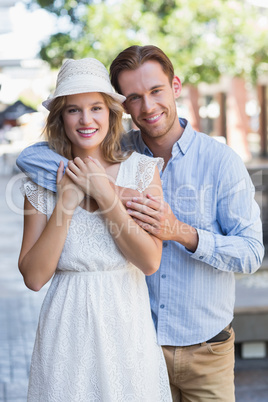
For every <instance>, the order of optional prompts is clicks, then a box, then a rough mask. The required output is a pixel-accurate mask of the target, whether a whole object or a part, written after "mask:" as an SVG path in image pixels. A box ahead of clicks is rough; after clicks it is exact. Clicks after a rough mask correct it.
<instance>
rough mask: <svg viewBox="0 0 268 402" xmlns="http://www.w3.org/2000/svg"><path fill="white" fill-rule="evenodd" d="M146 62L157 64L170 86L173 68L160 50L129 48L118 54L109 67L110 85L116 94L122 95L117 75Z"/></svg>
mask: <svg viewBox="0 0 268 402" xmlns="http://www.w3.org/2000/svg"><path fill="white" fill-rule="evenodd" d="M146 61H156V62H158V63H159V64H160V65H161V67H162V69H163V71H164V73H165V74H166V75H167V77H168V79H169V82H170V85H172V81H173V78H174V68H173V65H172V63H171V61H170V60H169V58H168V57H167V55H166V54H165V53H164V52H163V51H162V50H161V49H159V48H158V47H156V46H152V45H148V46H130V47H128V48H127V49H125V50H123V51H122V52H121V53H119V55H118V56H117V57H116V58H115V59H114V61H113V62H112V64H111V67H110V77H111V83H112V85H113V87H114V89H115V90H116V92H118V93H120V94H122V91H121V88H120V85H119V82H118V77H119V74H120V73H121V72H122V71H126V70H137V69H138V68H139V67H140V66H141V65H142V64H144V63H145V62H146Z"/></svg>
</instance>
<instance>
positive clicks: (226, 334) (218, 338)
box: [207, 323, 232, 343]
mask: <svg viewBox="0 0 268 402" xmlns="http://www.w3.org/2000/svg"><path fill="white" fill-rule="evenodd" d="M231 328H232V323H230V324H229V325H227V327H225V328H224V329H223V330H222V331H221V332H219V333H218V334H217V335H215V336H213V338H211V339H209V340H208V341H207V343H213V342H224V341H227V339H229V338H230V336H231V333H230V329H231Z"/></svg>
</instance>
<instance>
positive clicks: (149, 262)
mask: <svg viewBox="0 0 268 402" xmlns="http://www.w3.org/2000/svg"><path fill="white" fill-rule="evenodd" d="M66 174H68V175H69V176H70V178H71V179H72V180H73V181H74V182H75V183H76V184H78V185H79V186H80V187H81V188H82V189H83V190H84V191H85V192H86V193H87V194H88V195H90V196H92V197H93V198H94V199H95V200H96V201H97V203H98V206H99V208H100V210H101V212H102V215H103V217H104V219H105V221H106V225H107V226H108V228H109V230H110V233H111V234H112V236H113V238H114V240H115V242H116V244H117V246H118V247H119V249H120V250H121V252H122V253H123V254H124V256H125V257H126V258H127V259H128V260H129V261H130V262H132V263H133V264H134V265H136V266H137V267H138V268H140V269H141V270H142V271H143V272H144V274H145V275H152V274H153V273H154V272H156V271H157V270H158V268H159V265H160V262H161V254H162V241H161V240H159V239H158V238H157V237H155V236H154V235H151V234H149V233H147V232H146V231H145V230H143V229H142V228H141V227H139V225H137V224H136V222H135V221H134V220H133V219H132V218H131V217H130V216H129V214H128V213H127V211H126V209H125V208H124V206H123V204H122V202H121V201H120V199H119V198H118V196H117V195H116V193H115V191H114V189H113V188H112V187H111V185H110V183H109V181H108V178H107V175H106V173H105V170H104V169H103V167H102V166H101V164H100V163H99V162H98V161H97V160H93V159H92V158H88V159H87V161H86V162H85V161H82V160H81V159H80V158H75V160H74V163H73V162H72V163H69V165H68V167H67V168H66ZM147 192H150V194H152V195H154V196H158V197H161V198H162V186H161V181H160V176H159V172H158V169H157V168H156V169H155V173H154V177H153V180H152V182H151V184H150V186H149V187H148V188H147V189H146V190H145V193H147Z"/></svg>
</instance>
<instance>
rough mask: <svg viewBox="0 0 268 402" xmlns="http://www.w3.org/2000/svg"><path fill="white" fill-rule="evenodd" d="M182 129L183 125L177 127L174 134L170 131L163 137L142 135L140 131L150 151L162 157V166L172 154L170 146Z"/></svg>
mask: <svg viewBox="0 0 268 402" xmlns="http://www.w3.org/2000/svg"><path fill="white" fill-rule="evenodd" d="M183 131H184V128H183V127H181V126H180V127H179V132H178V131H177V133H176V135H174V134H172V133H170V134H168V135H165V136H163V137H158V138H151V137H148V136H143V134H142V133H141V136H142V139H143V141H144V143H145V144H146V145H147V146H148V148H149V149H150V150H151V151H152V153H153V155H154V157H161V158H163V159H164V162H165V163H164V168H165V167H166V165H167V163H168V161H169V159H170V158H171V156H172V148H173V145H174V144H175V142H177V141H178V140H179V139H180V137H181V136H182V134H183Z"/></svg>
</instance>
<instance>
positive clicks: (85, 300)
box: [19, 58, 171, 402]
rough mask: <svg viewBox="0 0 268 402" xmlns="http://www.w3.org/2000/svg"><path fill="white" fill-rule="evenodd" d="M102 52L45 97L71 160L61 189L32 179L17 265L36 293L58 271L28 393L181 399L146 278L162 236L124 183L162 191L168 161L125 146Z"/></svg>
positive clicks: (56, 144) (51, 132)
mask: <svg viewBox="0 0 268 402" xmlns="http://www.w3.org/2000/svg"><path fill="white" fill-rule="evenodd" d="M124 100H125V98H124V97H123V96H121V95H118V94H115V93H114V92H113V89H112V87H111V84H110V81H109V76H108V72H107V70H106V69H105V67H104V66H103V65H102V64H101V63H100V62H99V61H98V60H95V59H89V58H88V59H82V60H78V61H74V60H67V61H66V62H65V63H64V64H63V66H62V67H61V69H60V72H59V75H58V79H57V85H56V90H55V93H54V95H53V96H52V97H51V98H49V99H48V100H47V101H45V102H44V103H43V105H44V106H45V107H46V108H47V109H48V110H49V111H50V113H49V115H48V119H47V125H46V129H45V132H46V135H47V140H48V143H49V145H50V147H51V148H53V149H54V150H55V151H56V152H57V153H59V154H61V155H62V156H63V157H66V158H68V159H69V162H68V166H67V168H66V170H65V173H64V165H63V162H61V163H60V166H59V169H58V172H57V185H58V193H57V197H56V195H55V194H54V193H52V192H51V191H47V190H45V189H44V188H42V187H40V186H37V185H36V184H35V183H33V182H32V181H31V180H30V179H27V180H26V182H25V183H24V192H25V195H26V197H25V219H24V233H23V241H22V247H21V253H20V257H19V269H20V271H21V273H22V275H23V278H24V281H25V284H26V285H27V286H28V287H29V288H30V289H32V290H35V291H38V290H39V289H41V288H42V286H44V285H45V283H47V282H48V281H49V280H50V279H51V278H52V277H53V279H52V282H51V285H50V287H49V290H48V292H47V295H46V297H45V300H44V303H43V306H42V309H41V312H40V319H39V325H38V330H37V335H36V341H35V346H34V351H33V356H32V364H31V373H30V381H29V392H28V401H29V402H38V401H40V402H52V401H53V402H54V401H55V402H61V401H62V402H80V401H81V402H88V401H94V402H95V401H100V402H119V401H122V402H126V401H135V402H141V401H144V402H149V401H152V402H156V401H171V395H170V390H169V384H168V376H167V371H166V366H165V361H164V358H163V355H162V351H161V348H160V347H159V346H158V345H157V344H156V336H155V330H154V326H153V322H152V319H151V313H150V304H149V297H148V290H147V286H146V282H145V275H151V274H153V273H154V272H155V271H156V270H157V269H158V267H159V264H160V260H161V251H162V244H161V242H160V241H159V240H158V239H157V238H155V237H154V236H152V235H150V234H148V233H146V232H145V231H144V230H142V229H141V228H140V227H139V226H138V225H137V224H136V223H135V222H134V221H133V219H132V218H131V217H130V216H129V214H128V213H127V212H126V210H125V209H124V207H123V206H122V203H121V201H120V199H119V198H118V196H117V195H116V193H115V190H114V188H115V186H114V185H116V186H120V187H131V188H133V189H136V190H138V191H139V192H141V193H142V192H143V193H144V192H145V193H148V192H149V193H151V194H153V195H158V196H162V190H161V182H160V178H159V172H158V169H157V168H156V166H157V165H159V164H161V163H162V161H161V160H159V159H153V158H148V157H146V156H144V155H140V154H138V153H136V152H134V153H132V154H131V155H130V156H128V155H124V154H122V152H121V151H120V145H119V144H120V133H121V132H122V126H121V119H122V105H121V104H122V103H123V102H124Z"/></svg>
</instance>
